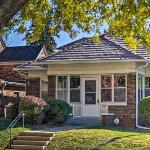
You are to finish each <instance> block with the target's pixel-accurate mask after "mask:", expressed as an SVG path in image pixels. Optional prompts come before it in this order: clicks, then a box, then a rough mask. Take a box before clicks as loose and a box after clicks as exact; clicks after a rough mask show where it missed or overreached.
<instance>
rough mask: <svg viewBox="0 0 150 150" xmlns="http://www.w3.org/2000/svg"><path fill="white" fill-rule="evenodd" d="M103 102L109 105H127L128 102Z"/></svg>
mask: <svg viewBox="0 0 150 150" xmlns="http://www.w3.org/2000/svg"><path fill="white" fill-rule="evenodd" d="M101 104H105V105H108V106H127V103H126V102H120V103H119V102H116V103H115V102H101Z"/></svg>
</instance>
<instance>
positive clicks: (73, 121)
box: [65, 117, 101, 127]
mask: <svg viewBox="0 0 150 150" xmlns="http://www.w3.org/2000/svg"><path fill="white" fill-rule="evenodd" d="M65 125H71V126H87V127H89V126H100V125H101V121H100V117H72V118H70V119H69V120H68V121H67V122H66V123H65Z"/></svg>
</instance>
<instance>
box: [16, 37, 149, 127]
mask: <svg viewBox="0 0 150 150" xmlns="http://www.w3.org/2000/svg"><path fill="white" fill-rule="evenodd" d="M58 50H59V51H58V52H57V53H55V54H52V55H49V56H48V57H46V58H44V59H42V60H40V61H37V62H34V63H32V64H28V65H22V66H19V67H17V68H16V70H19V71H27V72H28V80H27V84H26V86H27V87H26V93H27V94H28V95H35V96H40V97H49V98H50V99H54V98H57V99H61V100H65V101H67V102H68V103H69V104H70V105H71V106H72V112H73V116H90V117H97V116H99V117H101V118H102V121H103V123H109V121H110V120H109V119H111V118H112V116H113V117H114V118H118V119H119V121H120V125H122V126H126V127H135V126H137V125H138V111H137V109H138V101H139V100H141V98H142V97H143V96H145V95H150V64H149V62H150V61H149V60H150V56H149V55H148V54H147V51H146V49H144V48H142V47H139V48H138V50H137V51H136V52H133V51H131V50H130V49H129V48H128V47H127V45H126V44H125V43H124V42H123V40H122V39H120V38H117V37H112V36H108V35H102V36H101V40H100V43H94V42H92V40H91V38H82V39H80V40H77V41H74V42H71V43H69V44H67V45H64V46H62V47H59V48H58Z"/></svg>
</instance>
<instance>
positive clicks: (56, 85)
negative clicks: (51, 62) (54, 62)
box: [55, 76, 58, 99]
mask: <svg viewBox="0 0 150 150" xmlns="http://www.w3.org/2000/svg"><path fill="white" fill-rule="evenodd" d="M57 80H58V76H56V78H55V83H56V84H55V98H56V99H58V97H57V87H58V82H57Z"/></svg>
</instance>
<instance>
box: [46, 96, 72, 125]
mask: <svg viewBox="0 0 150 150" xmlns="http://www.w3.org/2000/svg"><path fill="white" fill-rule="evenodd" d="M44 112H45V121H46V122H51V123H52V124H63V123H64V122H65V121H66V120H67V119H68V118H69V114H70V112H71V108H70V105H69V104H68V103H67V102H65V101H63V100H58V99H54V100H47V105H45V107H44Z"/></svg>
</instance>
